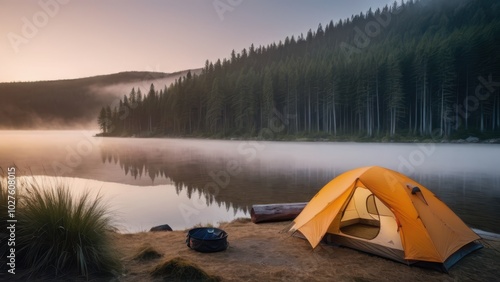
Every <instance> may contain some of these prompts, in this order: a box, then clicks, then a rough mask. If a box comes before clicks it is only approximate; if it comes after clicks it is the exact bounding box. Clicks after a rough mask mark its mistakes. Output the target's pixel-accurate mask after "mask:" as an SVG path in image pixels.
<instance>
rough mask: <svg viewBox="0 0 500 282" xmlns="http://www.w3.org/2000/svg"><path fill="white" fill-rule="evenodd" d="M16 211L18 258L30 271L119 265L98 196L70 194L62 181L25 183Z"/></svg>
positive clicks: (60, 272) (56, 272) (77, 271)
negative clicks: (20, 203) (21, 198)
mask: <svg viewBox="0 0 500 282" xmlns="http://www.w3.org/2000/svg"><path fill="white" fill-rule="evenodd" d="M25 185H26V187H25V188H26V189H25V193H24V194H23V201H22V206H20V209H19V212H18V218H19V220H18V221H19V223H20V224H19V231H18V235H17V236H18V237H17V240H18V245H19V246H20V247H19V258H22V266H24V267H25V268H26V270H27V271H28V273H29V275H30V276H32V277H33V276H34V277H36V276H39V275H44V276H46V275H48V276H55V277H60V276H64V275H79V276H84V277H86V278H87V279H88V278H89V276H90V275H94V274H99V275H112V274H116V273H117V272H118V271H119V270H120V269H121V264H120V260H119V258H118V255H117V254H116V252H115V251H114V249H113V248H112V244H111V240H110V235H111V231H112V230H113V228H112V226H111V223H110V220H111V219H110V216H109V213H108V211H107V208H106V206H105V205H104V204H103V201H102V197H101V196H100V195H97V196H96V197H95V198H92V197H90V194H89V193H88V192H86V193H84V194H83V195H81V196H80V197H77V198H75V197H73V196H72V195H71V193H70V190H69V187H68V186H67V185H65V184H62V183H39V182H37V181H36V179H34V178H33V179H32V181H30V182H29V183H26V184H25Z"/></svg>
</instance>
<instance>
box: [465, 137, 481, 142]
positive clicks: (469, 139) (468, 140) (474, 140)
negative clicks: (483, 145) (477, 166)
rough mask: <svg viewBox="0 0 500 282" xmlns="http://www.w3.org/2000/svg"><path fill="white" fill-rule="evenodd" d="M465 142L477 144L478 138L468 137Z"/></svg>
mask: <svg viewBox="0 0 500 282" xmlns="http://www.w3.org/2000/svg"><path fill="white" fill-rule="evenodd" d="M465 141H466V142H468V143H477V142H479V138H477V137H473V136H469V137H467V139H465Z"/></svg>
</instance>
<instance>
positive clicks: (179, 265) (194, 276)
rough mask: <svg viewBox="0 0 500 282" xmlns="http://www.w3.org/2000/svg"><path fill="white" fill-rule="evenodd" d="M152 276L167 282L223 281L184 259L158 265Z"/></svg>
mask: <svg viewBox="0 0 500 282" xmlns="http://www.w3.org/2000/svg"><path fill="white" fill-rule="evenodd" d="M150 274H151V276H153V277H160V278H163V280H165V281H207V282H209V281H214V282H215V281H221V279H220V277H217V276H213V275H209V274H208V273H207V272H205V271H204V270H203V269H201V268H200V267H199V266H198V265H196V264H195V263H193V262H191V261H189V260H187V259H185V258H182V257H175V258H173V259H171V260H167V261H164V262H162V263H160V264H158V265H157V266H156V267H155V268H154V269H153V270H152V271H151V272H150Z"/></svg>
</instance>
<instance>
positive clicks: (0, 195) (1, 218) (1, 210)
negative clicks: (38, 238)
mask: <svg viewBox="0 0 500 282" xmlns="http://www.w3.org/2000/svg"><path fill="white" fill-rule="evenodd" d="M0 173H1V171H0ZM7 196H8V194H7V185H5V183H4V180H3V179H2V178H1V174H0V242H2V244H0V262H2V264H1V265H0V271H2V273H5V272H4V270H5V269H7V264H6V263H4V261H3V260H4V259H5V257H6V256H7V243H6V242H7V238H8V237H9V234H8V233H7V232H8V230H7V220H8V219H9V218H8V213H7V211H8V208H7V207H8V204H7Z"/></svg>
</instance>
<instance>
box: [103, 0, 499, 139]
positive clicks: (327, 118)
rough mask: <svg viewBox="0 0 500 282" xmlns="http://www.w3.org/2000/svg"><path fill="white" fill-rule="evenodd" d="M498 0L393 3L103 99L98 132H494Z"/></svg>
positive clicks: (345, 135)
mask: <svg viewBox="0 0 500 282" xmlns="http://www.w3.org/2000/svg"><path fill="white" fill-rule="evenodd" d="M499 14H500V2H499V1H497V0H454V1H448V0H420V1H406V2H401V3H396V2H395V3H394V4H393V5H392V6H386V7H383V8H379V9H375V10H372V9H370V10H368V11H367V12H364V13H360V14H358V15H353V16H352V17H351V18H347V19H343V20H340V21H338V22H333V21H331V22H330V23H328V24H326V26H322V25H321V24H320V25H319V26H318V27H317V29H315V30H309V31H308V32H307V33H306V34H305V35H303V34H301V35H299V36H290V37H286V38H284V39H283V40H280V41H279V42H278V43H272V44H269V45H267V46H258V47H255V46H254V45H251V46H250V47H248V49H243V50H242V51H241V52H239V53H237V52H235V51H233V52H232V53H231V54H230V57H228V58H224V59H222V60H220V59H219V60H217V61H216V62H210V61H206V62H205V66H204V68H203V70H202V71H201V73H200V74H198V75H196V74H192V73H188V74H187V75H186V76H185V77H182V78H180V79H178V80H176V81H175V83H173V84H172V85H170V87H165V88H162V89H156V88H155V86H154V85H151V87H150V90H149V91H148V93H141V92H140V91H137V90H136V89H135V88H134V89H132V90H131V91H130V92H129V93H124V94H125V95H124V97H123V99H121V100H120V101H119V103H116V104H115V105H104V106H103V107H102V109H101V111H100V113H99V118H98V123H99V126H100V128H101V130H102V132H103V135H105V136H131V135H142V136H146V135H147V136H150V135H166V136H200V137H201V136H204V137H213V138H229V137H244V138H254V137H260V138H267V139H277V138H279V139H286V138H297V137H314V138H329V139H352V138H367V139H372V138H391V139H397V138H398V137H416V138H430V137H432V138H459V137H462V136H465V137H467V136H469V135H471V134H475V135H483V136H495V137H498V136H499V135H500V97H499V89H500V52H499V51H498V50H500V36H499V34H500V17H498V15H499Z"/></svg>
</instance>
